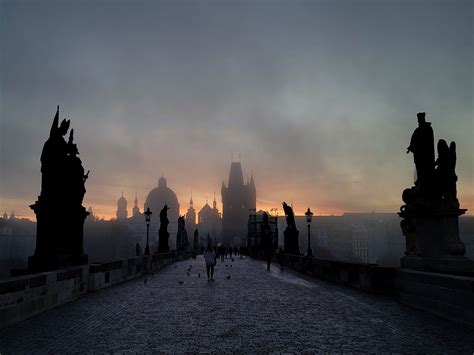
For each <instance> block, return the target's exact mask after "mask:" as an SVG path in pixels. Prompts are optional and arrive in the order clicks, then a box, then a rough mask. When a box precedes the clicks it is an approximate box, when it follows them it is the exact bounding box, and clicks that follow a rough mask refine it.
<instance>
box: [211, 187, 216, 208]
mask: <svg viewBox="0 0 474 355" xmlns="http://www.w3.org/2000/svg"><path fill="white" fill-rule="evenodd" d="M212 208H214V209H216V208H217V202H216V192H215V191H214V201H212Z"/></svg>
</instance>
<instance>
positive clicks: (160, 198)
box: [144, 177, 179, 222]
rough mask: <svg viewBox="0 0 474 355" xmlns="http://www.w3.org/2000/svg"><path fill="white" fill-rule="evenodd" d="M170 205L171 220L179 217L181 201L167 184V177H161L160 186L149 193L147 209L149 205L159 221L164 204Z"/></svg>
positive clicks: (169, 217) (146, 203)
mask: <svg viewBox="0 0 474 355" xmlns="http://www.w3.org/2000/svg"><path fill="white" fill-rule="evenodd" d="M165 204H166V205H167V206H168V207H169V210H168V219H169V220H170V222H174V220H175V219H176V220H177V219H178V216H179V202H178V198H177V197H176V194H175V193H174V191H173V190H171V189H170V188H169V187H168V186H167V182H166V179H165V178H164V177H161V178H160V180H159V183H158V187H155V188H154V189H153V190H151V191H150V193H149V194H148V196H147V198H146V201H145V206H144V207H145V210H146V209H147V208H148V207H149V208H150V210H151V211H152V213H153V215H154V216H156V219H155V221H158V216H159V214H160V211H161V210H162V209H163V206H164V205H165Z"/></svg>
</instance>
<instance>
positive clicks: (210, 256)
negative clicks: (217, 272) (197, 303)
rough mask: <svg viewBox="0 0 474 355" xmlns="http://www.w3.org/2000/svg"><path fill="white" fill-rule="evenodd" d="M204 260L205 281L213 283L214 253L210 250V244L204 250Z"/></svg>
mask: <svg viewBox="0 0 474 355" xmlns="http://www.w3.org/2000/svg"><path fill="white" fill-rule="evenodd" d="M204 259H205V260H206V271H207V281H214V266H216V253H215V252H214V249H212V246H211V243H209V244H207V248H206V250H204Z"/></svg>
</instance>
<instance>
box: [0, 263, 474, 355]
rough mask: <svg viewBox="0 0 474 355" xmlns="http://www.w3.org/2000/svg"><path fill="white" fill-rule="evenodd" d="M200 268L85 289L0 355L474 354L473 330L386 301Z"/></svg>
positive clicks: (296, 281) (258, 268)
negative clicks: (209, 354) (211, 279)
mask: <svg viewBox="0 0 474 355" xmlns="http://www.w3.org/2000/svg"><path fill="white" fill-rule="evenodd" d="M225 265H227V266H225ZM190 266H192V268H191V271H190V275H189V276H188V275H187V269H188V268H189V267H190ZM198 273H201V277H200V278H199V277H198ZM205 273H206V272H205V267H204V260H203V258H202V256H199V257H198V258H197V259H196V260H187V261H184V262H179V263H176V264H174V265H171V266H169V267H167V268H166V269H164V270H161V271H159V272H158V273H156V274H154V275H153V276H151V275H149V276H148V277H147V283H146V284H145V283H144V279H143V278H141V279H137V280H134V281H129V282H127V283H124V284H121V285H118V286H114V287H111V288H108V289H105V290H102V291H100V292H97V293H92V294H87V295H85V296H84V297H82V298H80V299H79V300H77V301H75V302H73V303H69V304H67V305H64V306H61V307H59V308H56V309H53V310H51V311H48V312H46V313H44V314H41V315H39V316H36V317H34V318H31V319H29V320H26V321H24V322H22V323H19V324H16V325H15V326H12V327H10V328H6V329H4V330H2V331H0V353H2V354H7V353H18V352H36V353H46V352H48V353H50V352H54V353H64V352H101V353H103V352H114V353H125V352H136V353H143V352H157V351H160V352H172V353H182V352H219V353H222V352H227V353H230V352H234V353H249V352H251V353H255V352H265V353H268V352H270V353H278V352H286V353H288V352H307V353H309V352H339V353H358V352H364V353H366V352H371V353H375V352H377V353H380V352H384V353H392V352H396V353H402V352H403V353H406V352H417V353H420V352H421V353H440V352H449V353H466V354H473V353H474V330H473V329H469V328H467V327H464V326H461V325H457V324H454V323H451V322H449V321H445V320H442V319H440V318H437V317H435V316H432V315H430V314H427V313H424V312H421V311H418V310H414V309H411V308H409V307H407V306H404V305H401V304H398V303H397V302H396V301H394V300H393V299H390V298H385V297H380V296H372V295H368V294H365V293H363V292H360V291H357V290H352V289H348V288H344V287H340V286H338V285H334V284H329V283H326V282H323V281H320V280H315V279H311V278H308V277H305V276H301V275H298V274H295V273H294V272H291V271H286V270H284V271H281V270H280V269H279V267H278V266H276V265H272V270H271V271H270V272H267V271H266V265H264V263H263V262H261V261H254V260H251V259H248V258H244V259H239V258H236V259H235V261H234V262H232V261H231V260H229V259H226V260H225V262H220V261H218V264H217V266H216V275H215V279H216V280H215V282H212V283H209V282H207V281H206V279H207V277H206V275H205ZM229 275H231V278H230V279H226V276H229ZM179 281H182V282H183V283H182V284H181V285H180V284H179Z"/></svg>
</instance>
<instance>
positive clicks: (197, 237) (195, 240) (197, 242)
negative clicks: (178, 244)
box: [193, 228, 199, 250]
mask: <svg viewBox="0 0 474 355" xmlns="http://www.w3.org/2000/svg"><path fill="white" fill-rule="evenodd" d="M193 249H194V250H199V231H198V230H197V228H196V229H195V230H194V248H193Z"/></svg>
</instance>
